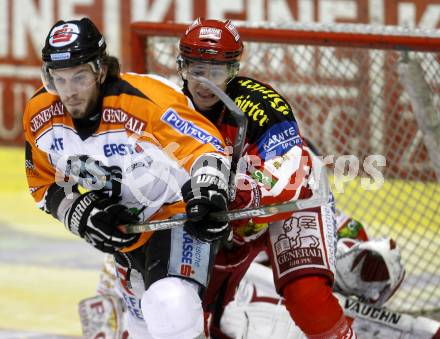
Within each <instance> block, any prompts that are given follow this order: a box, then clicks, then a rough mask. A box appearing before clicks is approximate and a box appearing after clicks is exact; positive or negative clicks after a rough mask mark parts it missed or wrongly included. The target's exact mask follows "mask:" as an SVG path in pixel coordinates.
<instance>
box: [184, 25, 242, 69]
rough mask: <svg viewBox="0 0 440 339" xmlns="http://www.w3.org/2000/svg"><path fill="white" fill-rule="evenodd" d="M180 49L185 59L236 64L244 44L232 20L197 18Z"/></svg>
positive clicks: (188, 29) (187, 31) (186, 33)
mask: <svg viewBox="0 0 440 339" xmlns="http://www.w3.org/2000/svg"><path fill="white" fill-rule="evenodd" d="M179 48H180V55H181V57H183V58H188V59H192V60H197V61H207V62H214V63H216V62H217V63H229V62H231V63H235V62H238V61H239V60H240V57H241V54H242V52H243V43H242V41H241V39H240V35H239V34H238V31H237V29H236V28H235V26H234V25H233V24H232V22H231V20H224V21H220V20H207V19H203V18H197V19H196V20H194V22H193V23H192V24H191V25H190V26H189V27H188V28H187V30H186V32H185V34H184V35H183V36H182V38H181V39H180V42H179Z"/></svg>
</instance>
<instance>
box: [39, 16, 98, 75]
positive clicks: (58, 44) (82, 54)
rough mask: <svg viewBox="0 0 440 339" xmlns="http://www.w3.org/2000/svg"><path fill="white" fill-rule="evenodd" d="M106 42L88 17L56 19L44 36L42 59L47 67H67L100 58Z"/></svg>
mask: <svg viewBox="0 0 440 339" xmlns="http://www.w3.org/2000/svg"><path fill="white" fill-rule="evenodd" d="M105 49H106V43H105V40H104V37H103V36H102V34H101V32H99V30H98V28H97V27H96V26H95V24H94V23H93V22H92V21H91V20H90V19H89V18H82V19H81V20H70V21H63V20H60V21H58V22H57V23H56V24H55V25H54V26H53V27H52V28H51V30H50V32H49V34H48V36H47V37H46V43H45V45H44V48H43V50H42V59H43V62H44V65H45V67H47V68H68V67H73V66H78V65H81V64H85V63H87V62H89V61H93V60H97V59H100V58H101V57H102V56H103V55H105Z"/></svg>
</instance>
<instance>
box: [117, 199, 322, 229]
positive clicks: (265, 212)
mask: <svg viewBox="0 0 440 339" xmlns="http://www.w3.org/2000/svg"><path fill="white" fill-rule="evenodd" d="M323 202H324V201H323V198H322V197H317V198H310V199H305V200H296V201H289V202H285V203H281V204H272V205H265V206H260V207H255V208H245V209H241V210H240V209H237V210H231V211H226V212H213V213H211V214H210V215H209V216H210V218H211V219H212V220H214V221H234V220H240V219H250V218H254V217H267V216H272V215H276V214H281V213H285V212H295V211H299V210H303V209H306V208H312V207H318V206H321V204H322V203H323ZM186 220H187V219H186V218H185V217H180V218H176V219H166V220H158V221H151V222H147V223H144V224H133V225H125V230H126V233H129V234H133V233H142V232H148V231H159V230H166V229H170V228H174V227H182V226H183V225H184V223H185V221H186Z"/></svg>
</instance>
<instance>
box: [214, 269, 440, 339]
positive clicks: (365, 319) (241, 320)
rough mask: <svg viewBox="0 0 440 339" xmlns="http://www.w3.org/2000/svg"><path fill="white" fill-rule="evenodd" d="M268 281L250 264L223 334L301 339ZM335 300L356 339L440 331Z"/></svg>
mask: <svg viewBox="0 0 440 339" xmlns="http://www.w3.org/2000/svg"><path fill="white" fill-rule="evenodd" d="M272 279H273V276H272V271H271V270H270V268H268V267H266V266H262V265H260V264H258V263H252V265H251V266H250V268H249V270H248V272H247V273H246V275H245V277H244V279H243V280H242V281H241V283H240V285H239V288H238V290H237V293H236V296H235V299H234V300H233V301H232V302H231V303H229V304H228V306H227V307H226V308H225V312H224V314H223V317H222V318H221V321H220V326H221V330H222V332H223V333H224V334H226V335H228V336H230V337H231V338H241V339H254V338H255V339H262V338H264V339H267V338H273V339H275V338H276V339H278V338H280V339H281V338H282V339H294V338H295V339H302V338H305V336H304V334H303V333H302V332H301V330H300V329H299V328H298V327H297V326H296V325H295V324H294V323H293V321H292V319H291V318H290V315H289V313H288V311H287V309H286V308H285V306H284V300H283V298H280V297H279V296H278V294H277V293H276V291H275V288H274V287H273V281H272ZM336 296H337V297H338V299H339V302H340V304H341V306H342V308H343V310H344V313H345V315H346V316H349V317H351V318H354V321H353V324H352V328H353V329H354V331H355V332H356V334H357V336H358V337H359V338H363V339H372V338H387V339H410V338H418V339H430V338H434V336H435V334H436V332H438V331H440V323H439V322H437V321H434V320H431V319H428V318H425V317H413V316H411V315H408V314H403V313H399V312H393V311H390V310H388V309H386V308H384V307H376V306H373V305H369V304H365V303H362V302H360V301H358V300H356V299H354V298H347V297H344V296H342V295H338V294H336Z"/></svg>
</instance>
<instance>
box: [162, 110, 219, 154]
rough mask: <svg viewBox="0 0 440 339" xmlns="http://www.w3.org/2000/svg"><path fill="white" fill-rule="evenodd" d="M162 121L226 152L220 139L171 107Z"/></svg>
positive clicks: (180, 131) (182, 132)
mask: <svg viewBox="0 0 440 339" xmlns="http://www.w3.org/2000/svg"><path fill="white" fill-rule="evenodd" d="M162 121H164V122H165V123H167V124H168V125H170V126H171V127H172V128H173V129H175V130H177V131H179V133H181V134H185V135H188V136H190V137H192V138H194V139H196V140H197V141H199V142H201V143H202V144H211V145H212V146H214V147H215V148H216V149H217V150H218V151H220V152H224V149H223V147H222V144H221V142H220V140H219V139H217V138H216V137H214V136H212V135H211V134H209V133H208V132H206V131H204V130H203V129H201V128H200V127H198V126H196V125H195V124H194V123H193V122H191V121H188V120H185V119H182V118H181V117H180V116H179V115H178V114H177V112H176V111H174V110H172V109H169V110H168V111H166V112H165V113H164V114H163V115H162Z"/></svg>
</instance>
